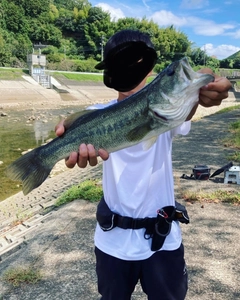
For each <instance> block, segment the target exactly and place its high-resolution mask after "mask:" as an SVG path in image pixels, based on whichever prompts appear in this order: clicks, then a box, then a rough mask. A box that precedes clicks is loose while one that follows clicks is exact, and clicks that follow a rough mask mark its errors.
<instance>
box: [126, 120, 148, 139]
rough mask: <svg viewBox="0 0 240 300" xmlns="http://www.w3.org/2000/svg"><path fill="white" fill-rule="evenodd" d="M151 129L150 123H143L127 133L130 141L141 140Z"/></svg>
mask: <svg viewBox="0 0 240 300" xmlns="http://www.w3.org/2000/svg"><path fill="white" fill-rule="evenodd" d="M150 130H151V128H150V123H149V122H146V123H145V124H141V125H139V126H137V127H135V128H134V129H132V130H130V131H129V132H128V133H127V139H128V141H130V142H136V141H139V142H140V141H141V140H142V139H143V138H144V137H145V136H146V135H147V134H148V133H149V131H150Z"/></svg>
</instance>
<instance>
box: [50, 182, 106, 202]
mask: <svg viewBox="0 0 240 300" xmlns="http://www.w3.org/2000/svg"><path fill="white" fill-rule="evenodd" d="M102 196H103V191H102V185H101V183H100V182H99V180H91V179H90V180H86V181H83V182H81V183H80V184H79V185H73V186H72V187H71V188H69V189H68V190H67V191H65V192H64V193H63V194H62V195H61V196H60V197H58V199H57V201H56V203H55V205H56V206H60V205H62V204H66V203H69V202H71V201H73V200H76V199H84V200H89V201H91V202H95V201H99V200H100V199H101V198H102Z"/></svg>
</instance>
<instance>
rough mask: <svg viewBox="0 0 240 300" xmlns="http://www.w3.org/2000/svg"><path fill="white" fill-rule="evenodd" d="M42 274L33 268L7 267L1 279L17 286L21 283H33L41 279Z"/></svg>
mask: <svg viewBox="0 0 240 300" xmlns="http://www.w3.org/2000/svg"><path fill="white" fill-rule="evenodd" d="M41 278H42V276H41V274H40V272H39V271H38V270H34V269H33V268H31V267H29V268H21V267H18V268H14V269H9V270H8V271H6V272H5V273H4V274H3V280H4V281H6V282H8V283H9V284H11V285H13V286H14V287H18V286H20V285H22V284H34V283H36V282H38V281H39V280H41Z"/></svg>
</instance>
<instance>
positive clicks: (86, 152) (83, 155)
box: [55, 120, 109, 168]
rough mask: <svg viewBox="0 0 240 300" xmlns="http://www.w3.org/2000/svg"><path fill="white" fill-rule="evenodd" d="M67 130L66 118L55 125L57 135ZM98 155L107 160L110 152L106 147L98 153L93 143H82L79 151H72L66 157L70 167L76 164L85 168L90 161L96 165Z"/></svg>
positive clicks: (91, 164)
mask: <svg viewBox="0 0 240 300" xmlns="http://www.w3.org/2000/svg"><path fill="white" fill-rule="evenodd" d="M65 130H66V128H65V126H64V120H61V121H60V122H59V123H58V124H57V125H56V127H55V133H56V135H57V136H61V135H62V134H63V133H64V132H65ZM98 155H99V156H100V157H101V158H102V159H103V160H107V159H108V157H109V153H108V152H107V151H106V150H104V149H99V150H98V153H97V152H96V150H95V148H94V146H93V145H91V144H88V145H86V144H81V145H80V146H79V150H78V152H72V153H70V155H69V157H68V158H66V159H65V164H66V166H67V167H68V168H73V167H74V166H75V165H76V164H77V165H78V166H79V167H80V168H85V167H86V166H87V164H88V163H89V165H90V166H96V165H97V163H98V160H97V156H98Z"/></svg>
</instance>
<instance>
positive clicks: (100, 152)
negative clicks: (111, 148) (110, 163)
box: [98, 149, 109, 160]
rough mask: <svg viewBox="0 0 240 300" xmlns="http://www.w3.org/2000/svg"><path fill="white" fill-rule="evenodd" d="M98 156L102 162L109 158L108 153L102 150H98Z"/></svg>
mask: <svg viewBox="0 0 240 300" xmlns="http://www.w3.org/2000/svg"><path fill="white" fill-rule="evenodd" d="M98 154H99V156H100V157H101V159H102V160H107V159H108V158H109V153H108V152H107V151H106V150H104V149H99V150H98Z"/></svg>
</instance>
